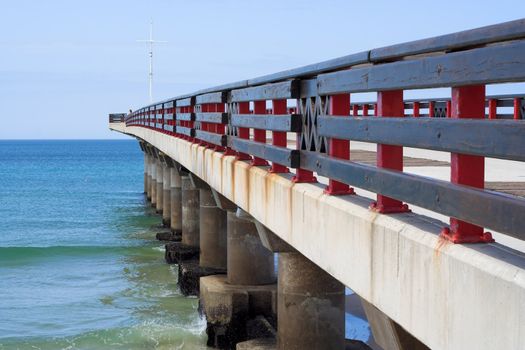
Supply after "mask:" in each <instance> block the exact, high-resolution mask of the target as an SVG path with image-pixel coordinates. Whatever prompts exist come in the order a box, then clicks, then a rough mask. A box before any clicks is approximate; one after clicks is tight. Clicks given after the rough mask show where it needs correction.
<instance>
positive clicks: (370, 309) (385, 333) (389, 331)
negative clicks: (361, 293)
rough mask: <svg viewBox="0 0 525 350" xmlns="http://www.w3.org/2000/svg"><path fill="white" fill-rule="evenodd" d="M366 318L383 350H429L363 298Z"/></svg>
mask: <svg viewBox="0 0 525 350" xmlns="http://www.w3.org/2000/svg"><path fill="white" fill-rule="evenodd" d="M361 303H362V304H363V309H364V310H365V314H366V318H367V319H368V323H369V324H370V329H371V330H372V334H373V335H374V340H375V342H376V343H377V344H378V345H379V346H381V347H382V348H383V349H392V350H409V349H410V350H427V349H429V348H428V347H427V346H426V345H425V344H423V343H421V342H420V341H419V340H417V339H416V338H414V336H412V335H411V334H410V333H408V332H407V331H406V330H404V329H403V328H402V327H401V326H400V325H398V324H397V323H396V322H394V321H393V320H392V319H391V318H390V317H388V316H387V315H386V314H384V313H383V312H382V311H381V310H379V309H378V308H376V307H375V306H374V305H372V304H370V303H369V302H368V301H366V300H365V299H363V298H361Z"/></svg>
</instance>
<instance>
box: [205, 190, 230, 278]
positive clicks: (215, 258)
mask: <svg viewBox="0 0 525 350" xmlns="http://www.w3.org/2000/svg"><path fill="white" fill-rule="evenodd" d="M199 194H200V212H199V221H200V224H199V229H200V259H199V265H200V266H201V267H210V268H216V269H226V261H227V256H226V211H224V210H221V209H220V208H219V207H217V204H216V203H215V198H214V197H213V193H212V191H211V189H209V188H207V189H202V188H201V189H200V190H199Z"/></svg>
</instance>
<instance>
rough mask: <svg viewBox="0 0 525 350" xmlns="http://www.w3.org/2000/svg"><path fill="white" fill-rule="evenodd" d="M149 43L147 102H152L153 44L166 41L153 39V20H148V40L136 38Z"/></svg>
mask: <svg viewBox="0 0 525 350" xmlns="http://www.w3.org/2000/svg"><path fill="white" fill-rule="evenodd" d="M137 42H140V43H148V44H149V102H150V103H153V44H158V43H167V41H161V40H153V21H152V20H151V21H150V26H149V40H137Z"/></svg>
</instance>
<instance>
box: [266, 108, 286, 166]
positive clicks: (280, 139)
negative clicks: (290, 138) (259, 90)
mask: <svg viewBox="0 0 525 350" xmlns="http://www.w3.org/2000/svg"><path fill="white" fill-rule="evenodd" d="M272 110H273V114H286V111H287V108H286V100H273V101H272ZM286 142H287V141H286V132H283V131H273V132H272V145H274V146H279V147H284V148H286ZM270 172H271V173H288V172H290V170H288V168H287V167H285V166H284V165H281V164H277V163H272V166H271V168H270Z"/></svg>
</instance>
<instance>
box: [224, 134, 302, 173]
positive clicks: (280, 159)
mask: <svg viewBox="0 0 525 350" xmlns="http://www.w3.org/2000/svg"><path fill="white" fill-rule="evenodd" d="M228 147H230V148H232V149H234V150H236V151H239V152H242V153H246V154H250V155H252V156H255V157H258V158H262V159H266V160H270V161H272V162H275V163H278V164H281V165H284V166H287V167H289V168H297V167H298V166H299V151H297V150H292V149H288V148H284V147H277V146H272V145H268V144H266V143H261V142H256V141H251V140H245V139H241V138H238V137H234V136H229V137H228Z"/></svg>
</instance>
